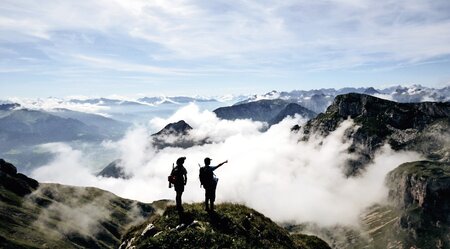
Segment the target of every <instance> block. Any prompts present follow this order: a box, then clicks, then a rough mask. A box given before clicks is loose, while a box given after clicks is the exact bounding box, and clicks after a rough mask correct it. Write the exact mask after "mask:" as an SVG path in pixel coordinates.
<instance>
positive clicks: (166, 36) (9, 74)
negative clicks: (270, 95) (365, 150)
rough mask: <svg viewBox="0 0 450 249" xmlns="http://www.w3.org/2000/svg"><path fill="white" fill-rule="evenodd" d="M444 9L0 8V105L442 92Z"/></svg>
mask: <svg viewBox="0 0 450 249" xmlns="http://www.w3.org/2000/svg"><path fill="white" fill-rule="evenodd" d="M448 44H450V1H448V0H433V1H429V0H383V1H373V0H318V1H306V0H295V1H293V0H286V1H275V0H264V1H246V0H242V1H240V0H234V1H230V0H227V1H221V0H219V1H205V0H196V1H191V0H181V1H180V0H173V1H166V0H151V1H141V0H91V1H75V0H65V1H49V0H39V1H31V0H2V1H1V2H0V98H7V97H48V96H55V97H63V96H69V95H88V96H89V95H96V96H98V95H103V96H106V95H112V94H122V95H137V94H140V95H160V94H166V95H209V96H215V95H221V94H254V93H264V92H268V91H270V90H279V91H282V90H284V91H290V90H295V89H297V90H301V89H305V90H307V89H318V88H331V87H334V88H341V87H348V86H354V87H360V86H374V87H377V88H382V87H386V86H391V85H398V84H402V85H411V84H422V85H424V86H429V87H435V88H440V87H444V86H447V85H449V84H450V46H449V45H448Z"/></svg>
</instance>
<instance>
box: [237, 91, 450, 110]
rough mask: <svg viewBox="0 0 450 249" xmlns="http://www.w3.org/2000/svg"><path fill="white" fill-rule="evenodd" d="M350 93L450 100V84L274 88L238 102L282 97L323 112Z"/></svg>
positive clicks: (406, 99) (412, 100)
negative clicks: (285, 90) (430, 86)
mask: <svg viewBox="0 0 450 249" xmlns="http://www.w3.org/2000/svg"><path fill="white" fill-rule="evenodd" d="M348 93H361V94H368V95H372V96H375V97H379V98H383V99H387V100H392V101H396V102H401V103H415V102H424V101H434V102H448V101H450V86H447V87H443V88H441V89H435V88H429V87H425V86H421V85H412V86H392V87H387V88H383V89H375V88H373V87H360V88H354V87H344V88H341V89H334V88H322V89H313V90H294V91H290V92H284V91H283V92H277V91H275V90H274V91H271V92H268V93H266V94H262V95H253V96H250V97H249V98H248V99H246V100H243V101H240V102H238V103H237V104H242V103H249V102H255V101H259V100H263V99H282V100H285V101H288V102H291V103H297V104H299V105H301V106H303V107H305V108H307V109H309V110H312V111H314V112H316V113H321V112H324V111H325V110H326V108H327V107H328V106H329V105H330V104H331V103H332V102H333V100H334V98H335V97H336V96H338V95H342V94H348Z"/></svg>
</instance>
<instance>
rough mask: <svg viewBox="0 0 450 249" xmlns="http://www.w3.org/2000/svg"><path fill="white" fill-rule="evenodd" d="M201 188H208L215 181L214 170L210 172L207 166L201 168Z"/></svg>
mask: <svg viewBox="0 0 450 249" xmlns="http://www.w3.org/2000/svg"><path fill="white" fill-rule="evenodd" d="M199 178H200V186H203V187H205V186H206V187H208V186H210V185H211V183H212V181H213V180H214V173H213V171H212V170H208V169H207V168H206V166H203V167H200V174H199Z"/></svg>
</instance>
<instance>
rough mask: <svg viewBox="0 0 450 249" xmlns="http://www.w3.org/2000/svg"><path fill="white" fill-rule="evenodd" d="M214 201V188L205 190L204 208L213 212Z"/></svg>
mask: <svg viewBox="0 0 450 249" xmlns="http://www.w3.org/2000/svg"><path fill="white" fill-rule="evenodd" d="M215 200H216V188H205V208H206V210H214V201H215Z"/></svg>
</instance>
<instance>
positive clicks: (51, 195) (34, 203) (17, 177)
mask: <svg viewBox="0 0 450 249" xmlns="http://www.w3.org/2000/svg"><path fill="white" fill-rule="evenodd" d="M0 200H1V201H0V248H113V247H116V248H117V247H118V246H119V241H120V239H121V236H122V235H123V234H124V232H125V230H126V229H128V228H129V227H130V226H131V225H133V224H136V223H139V222H140V221H142V220H144V218H145V217H147V216H148V215H150V214H151V213H153V212H155V210H156V209H157V208H158V206H159V205H158V203H157V202H155V203H153V204H145V203H140V202H137V201H132V200H127V199H123V198H120V197H118V196H116V195H114V194H112V193H110V192H107V191H104V190H101V189H97V188H90V187H72V186H65V185H59V184H48V183H38V182H37V181H36V180H33V179H31V178H28V177H26V176H25V175H23V174H20V173H17V170H16V168H15V167H14V166H13V165H12V164H10V163H7V162H5V161H3V159H0Z"/></svg>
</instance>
